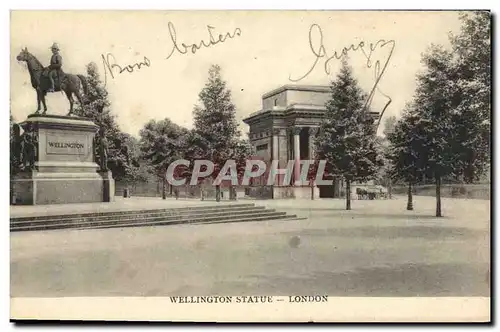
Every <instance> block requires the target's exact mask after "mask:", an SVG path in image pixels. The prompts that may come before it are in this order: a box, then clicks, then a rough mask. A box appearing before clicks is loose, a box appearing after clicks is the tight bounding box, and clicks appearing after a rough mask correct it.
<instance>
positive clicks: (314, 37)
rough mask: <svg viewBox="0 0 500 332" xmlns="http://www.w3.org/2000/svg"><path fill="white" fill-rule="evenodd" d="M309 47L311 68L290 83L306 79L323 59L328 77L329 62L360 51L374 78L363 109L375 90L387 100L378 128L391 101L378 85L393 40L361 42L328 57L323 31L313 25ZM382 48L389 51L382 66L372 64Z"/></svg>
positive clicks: (393, 45)
mask: <svg viewBox="0 0 500 332" xmlns="http://www.w3.org/2000/svg"><path fill="white" fill-rule="evenodd" d="M309 47H310V50H311V52H312V53H313V55H314V57H315V58H314V61H313V63H312V65H311V67H310V68H309V69H308V71H307V72H306V73H305V74H304V75H302V76H300V77H299V78H292V77H291V76H290V77H289V78H288V79H289V80H290V81H292V82H298V81H301V80H303V79H304V78H306V77H307V76H308V75H309V74H310V73H311V72H312V71H313V70H314V69H315V68H316V66H317V65H318V63H319V62H320V59H324V65H323V70H324V71H325V73H326V74H327V75H330V67H329V64H330V61H333V60H340V59H342V57H343V56H345V55H347V54H348V53H349V52H356V51H361V52H362V53H363V55H364V57H365V58H366V67H367V68H373V69H374V76H375V82H374V84H373V87H372V89H371V91H370V93H369V95H368V98H367V99H366V104H365V108H367V107H369V106H370V103H371V101H372V100H373V96H374V94H375V90H377V91H378V92H379V93H380V94H382V95H383V96H384V97H385V98H387V102H386V104H385V106H384V107H383V109H382V111H381V112H380V117H379V121H378V124H377V127H378V125H379V124H380V121H381V120H382V116H383V115H384V112H385V110H386V109H387V107H388V106H389V105H390V103H391V102H392V99H391V98H390V97H389V96H388V95H386V94H385V93H383V92H382V91H381V90H380V88H379V86H378V85H379V83H380V80H381V79H382V77H383V76H384V74H385V72H386V69H387V66H388V64H389V62H390V60H391V58H392V54H393V52H394V48H395V47H396V42H395V41H394V40H384V39H380V40H378V41H376V42H375V43H367V42H365V41H361V42H359V43H358V44H356V45H355V44H351V45H350V46H347V47H344V48H342V51H341V52H340V53H339V52H338V51H334V52H333V54H331V53H330V54H331V55H329V54H328V53H327V51H326V48H325V45H324V44H323V31H322V29H321V27H320V26H319V25H318V24H313V25H311V27H310V28H309ZM383 48H388V49H389V53H388V55H387V58H386V59H385V62H384V63H383V64H382V65H381V63H380V60H377V61H375V63H373V62H372V56H373V54H374V52H376V51H377V50H380V49H383Z"/></svg>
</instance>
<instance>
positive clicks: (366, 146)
mask: <svg viewBox="0 0 500 332" xmlns="http://www.w3.org/2000/svg"><path fill="white" fill-rule="evenodd" d="M331 89H332V95H331V98H330V100H329V101H328V102H327V104H326V113H325V119H324V121H323V123H322V124H321V127H320V130H319V134H318V136H317V138H316V140H315V144H316V151H317V153H318V157H319V159H323V160H326V161H327V163H328V171H329V173H330V174H333V175H340V176H342V177H343V178H344V179H345V182H346V209H348V210H349V209H350V208H351V201H350V185H351V183H352V182H353V181H360V182H363V181H367V180H369V179H372V178H373V177H374V175H375V174H376V172H377V170H378V168H379V167H380V166H381V160H380V159H379V158H378V156H377V148H376V141H375V127H374V119H373V117H372V116H371V115H370V113H369V112H368V111H367V110H366V109H365V108H364V105H365V101H366V98H367V96H366V94H365V93H364V92H363V91H362V90H361V88H360V87H359V86H358V82H357V81H356V79H355V78H354V77H353V74H352V69H351V67H349V65H348V64H347V60H346V59H343V61H342V68H341V69H340V72H339V74H338V75H337V77H336V79H335V80H334V81H333V82H332V84H331Z"/></svg>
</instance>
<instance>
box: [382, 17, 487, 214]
mask: <svg viewBox="0 0 500 332" xmlns="http://www.w3.org/2000/svg"><path fill="white" fill-rule="evenodd" d="M460 19H461V20H462V29H461V32H460V34H459V35H457V36H453V35H451V36H450V41H451V44H452V50H451V51H448V50H445V49H444V48H443V47H442V46H439V45H431V47H429V49H428V50H427V52H426V53H424V54H423V55H422V63H423V64H424V67H425V70H424V71H423V72H422V73H420V74H418V75H417V89H416V92H415V95H414V98H413V109H412V110H411V111H409V112H408V114H406V115H405V116H404V117H403V119H402V120H401V121H400V122H401V123H398V125H397V126H396V127H398V126H399V127H400V128H399V129H396V131H395V134H394V137H393V138H392V139H391V143H392V144H393V151H394V153H395V155H394V156H393V159H394V161H395V162H396V163H399V164H396V165H395V168H396V172H397V173H398V175H400V176H402V177H408V175H409V174H408V170H417V171H418V173H419V175H425V177H426V178H429V177H430V178H433V179H434V181H435V184H436V216H438V217H441V216H442V211H441V183H442V180H443V179H449V178H455V179H461V180H462V181H465V182H472V181H474V180H477V179H478V178H479V177H480V176H481V175H482V174H483V173H484V172H485V170H487V169H488V164H489V161H490V148H489V145H490V141H489V137H490V126H491V124H490V114H491V105H490V94H491V91H490V89H491V87H490V84H491V81H490V57H491V51H490V29H491V26H490V14H489V13H488V12H472V13H465V14H462V15H461V17H460ZM412 130H413V132H412ZM410 133H411V134H410ZM408 135H410V136H414V135H417V137H413V138H411V137H409V136H408ZM416 142H418V144H417V143H416ZM398 153H399V155H398ZM405 158H406V159H408V160H405ZM415 159H418V164H417V165H414V163H415V162H416V161H415ZM408 165H412V166H411V167H409V168H408ZM405 167H406V168H405ZM416 178H417V177H415V176H413V178H412V179H409V178H408V179H407V180H411V181H415V180H416Z"/></svg>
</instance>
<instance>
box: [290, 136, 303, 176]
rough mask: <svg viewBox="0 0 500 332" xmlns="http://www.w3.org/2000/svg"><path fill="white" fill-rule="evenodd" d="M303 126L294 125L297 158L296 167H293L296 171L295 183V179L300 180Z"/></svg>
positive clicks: (294, 150) (294, 146)
mask: <svg viewBox="0 0 500 332" xmlns="http://www.w3.org/2000/svg"><path fill="white" fill-rule="evenodd" d="M301 130H302V128H301V127H293V128H292V134H293V157H294V159H295V167H294V168H293V172H294V175H295V176H294V185H295V181H299V180H300V132H301Z"/></svg>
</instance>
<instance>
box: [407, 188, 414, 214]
mask: <svg viewBox="0 0 500 332" xmlns="http://www.w3.org/2000/svg"><path fill="white" fill-rule="evenodd" d="M406 209H407V210H409V211H412V210H413V193H412V187H411V182H408V204H406Z"/></svg>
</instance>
